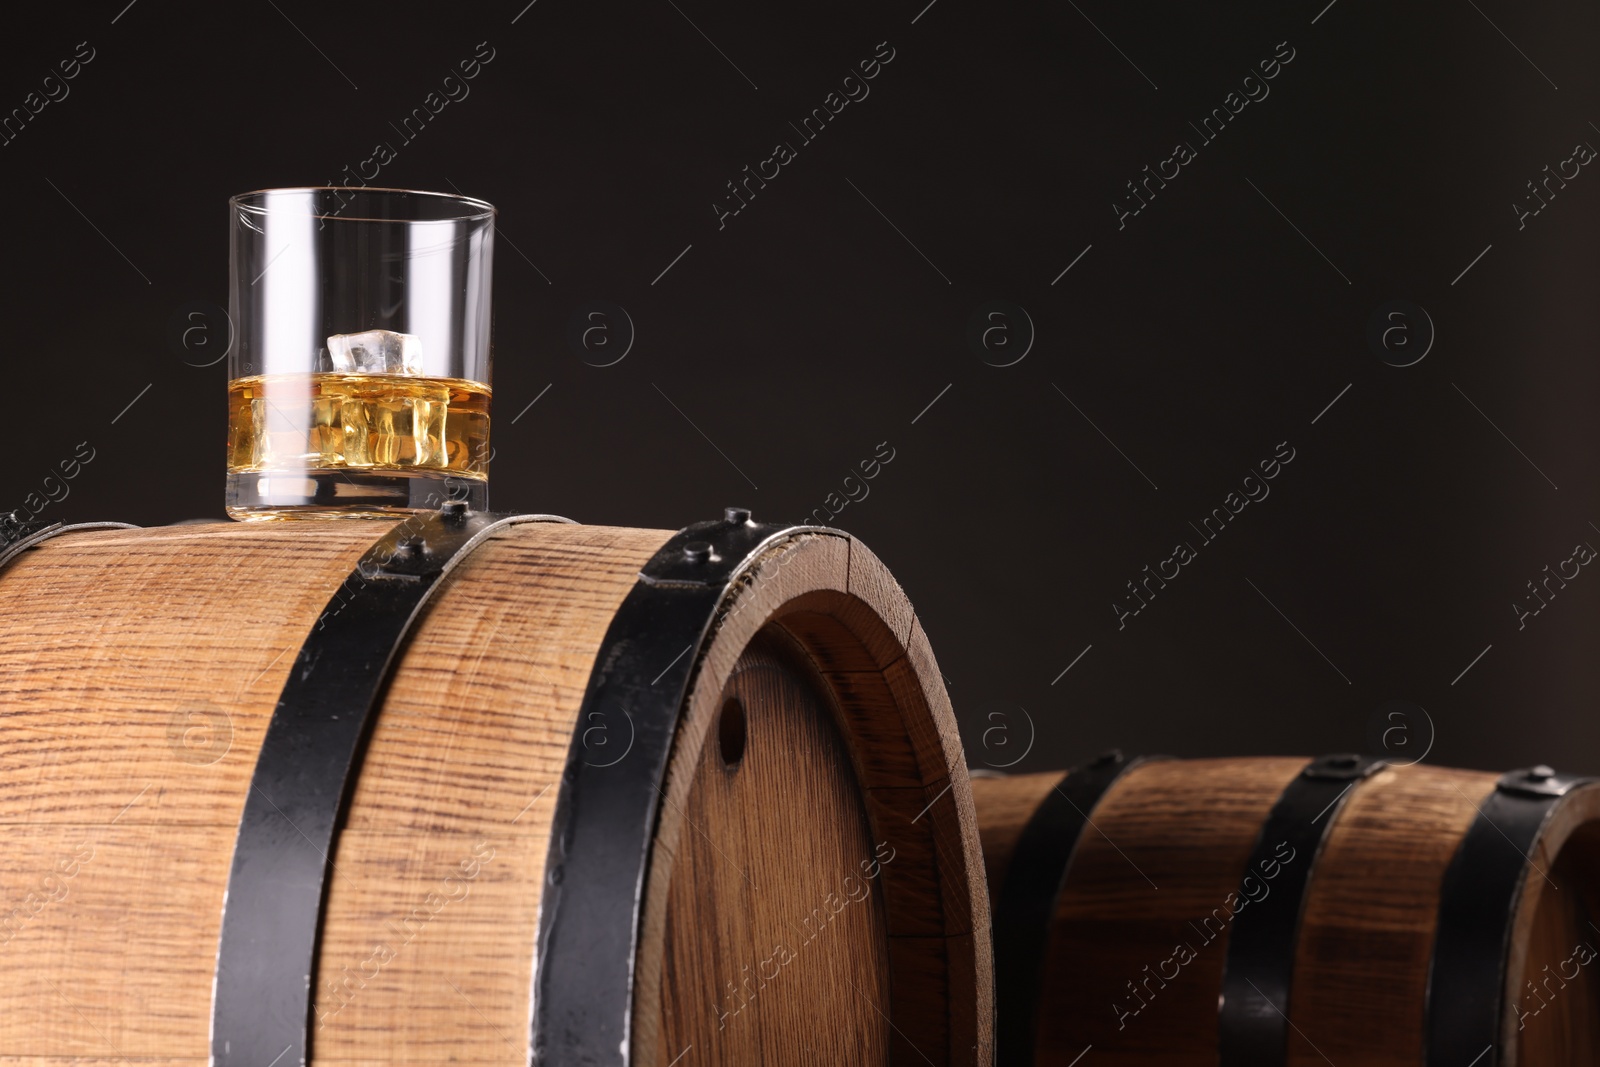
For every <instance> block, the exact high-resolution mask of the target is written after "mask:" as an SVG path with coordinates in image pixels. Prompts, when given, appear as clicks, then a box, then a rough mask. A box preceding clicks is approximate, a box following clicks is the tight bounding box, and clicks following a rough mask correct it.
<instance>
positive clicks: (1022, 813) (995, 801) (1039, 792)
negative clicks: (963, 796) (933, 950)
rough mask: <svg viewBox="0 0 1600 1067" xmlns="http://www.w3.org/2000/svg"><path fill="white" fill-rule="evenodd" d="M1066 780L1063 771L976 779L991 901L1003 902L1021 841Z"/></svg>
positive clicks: (974, 785)
mask: <svg viewBox="0 0 1600 1067" xmlns="http://www.w3.org/2000/svg"><path fill="white" fill-rule="evenodd" d="M1062 778H1063V775H1062V773H1061V772H1060V771H1045V772H1044V773H1042V774H1012V775H1005V776H1002V777H996V778H990V777H987V776H984V777H979V776H977V775H974V776H973V778H972V802H973V804H974V805H975V806H976V808H977V815H978V833H979V835H980V836H981V837H982V839H983V869H984V874H985V877H986V878H987V880H988V883H989V900H990V901H991V902H996V903H997V902H998V901H999V900H1000V892H1001V889H1002V888H1003V887H1004V885H1005V875H1006V871H1008V870H1010V869H1011V854H1012V853H1013V852H1014V851H1016V847H1017V839H1018V838H1020V837H1021V836H1022V831H1023V830H1024V829H1025V828H1026V827H1027V825H1028V820H1029V819H1031V818H1033V813H1034V812H1035V811H1036V810H1037V809H1038V807H1039V805H1040V804H1042V803H1043V802H1044V799H1045V797H1047V796H1049V795H1050V792H1051V790H1053V789H1055V787H1056V786H1057V785H1059V784H1060V783H1061V780H1062Z"/></svg>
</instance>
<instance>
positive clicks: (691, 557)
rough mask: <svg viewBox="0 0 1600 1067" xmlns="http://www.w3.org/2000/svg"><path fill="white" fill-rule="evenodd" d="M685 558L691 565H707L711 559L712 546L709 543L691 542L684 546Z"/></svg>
mask: <svg viewBox="0 0 1600 1067" xmlns="http://www.w3.org/2000/svg"><path fill="white" fill-rule="evenodd" d="M683 558H684V559H686V560H688V561H689V562H690V563H706V562H709V561H710V559H711V544H710V542H708V541H690V542H689V543H688V544H686V545H684V546H683Z"/></svg>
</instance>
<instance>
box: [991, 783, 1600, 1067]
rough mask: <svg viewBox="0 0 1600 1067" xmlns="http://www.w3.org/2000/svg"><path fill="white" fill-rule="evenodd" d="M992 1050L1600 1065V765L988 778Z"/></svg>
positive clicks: (1157, 1063)
mask: <svg viewBox="0 0 1600 1067" xmlns="http://www.w3.org/2000/svg"><path fill="white" fill-rule="evenodd" d="M972 787H973V796H974V800H975V802H976V804H977V808H978V824H979V830H980V833H981V835H982V839H983V848H984V862H985V864H986V868H987V876H988V879H989V884H990V892H991V900H992V903H993V914H994V938H995V966H996V1008H997V1023H996V1063H998V1064H1002V1065H1016V1064H1034V1063H1038V1064H1068V1063H1072V1062H1075V1061H1076V1060H1077V1058H1078V1057H1080V1056H1082V1057H1084V1059H1083V1063H1084V1064H1086V1065H1090V1067H1101V1065H1106V1067H1179V1065H1183V1067H1210V1065H1220V1067H1278V1065H1292V1067H1314V1065H1321V1067H1326V1065H1327V1064H1329V1063H1333V1064H1337V1065H1338V1067H1451V1065H1453V1067H1497V1065H1498V1067H1517V1065H1522V1067H1576V1065H1579V1064H1588V1065H1593V1064H1595V1063H1600V973H1597V972H1600V962H1597V949H1600V926H1597V925H1596V923H1597V922H1600V781H1596V780H1592V779H1582V778H1574V777H1571V776H1564V775H1559V774H1556V773H1555V772H1553V771H1551V770H1550V768H1548V767H1538V768H1532V769H1529V770H1524V771H1516V772H1512V773H1509V774H1506V775H1496V774H1491V773H1486V772H1481V771H1467V770H1451V769H1446V768H1439V767H1432V766H1426V765H1407V766H1399V765H1389V764H1386V763H1385V762H1383V761H1381V760H1374V759H1369V758H1364V757H1357V756H1332V757H1324V758H1322V759H1318V760H1311V761H1308V760H1306V759H1303V758H1246V759H1201V760H1173V759H1145V760H1137V759H1135V760H1129V759H1124V758H1123V757H1122V756H1121V755H1120V754H1119V753H1108V754H1107V755H1106V756H1103V757H1101V758H1100V759H1098V760H1096V761H1093V762H1091V763H1089V764H1085V765H1084V766H1082V767H1079V768H1076V769H1074V770H1073V771H1071V772H1069V773H1067V774H1066V775H1063V774H1062V773H1061V772H1051V773H1048V774H1026V775H1016V776H1012V777H999V776H994V777H983V778H974V780H973V783H972Z"/></svg>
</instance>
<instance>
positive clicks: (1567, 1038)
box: [1501, 785, 1600, 1067]
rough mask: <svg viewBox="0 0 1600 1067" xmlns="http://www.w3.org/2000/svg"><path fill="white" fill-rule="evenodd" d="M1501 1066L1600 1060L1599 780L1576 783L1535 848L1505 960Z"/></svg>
mask: <svg viewBox="0 0 1600 1067" xmlns="http://www.w3.org/2000/svg"><path fill="white" fill-rule="evenodd" d="M1501 1031H1502V1033H1504V1034H1506V1035H1507V1038H1508V1039H1507V1042H1506V1044H1507V1050H1506V1055H1505V1057H1504V1063H1505V1065H1506V1067H1518V1065H1519V1064H1520V1065H1524V1067H1538V1065H1543V1064H1556V1065H1558V1067H1565V1065H1568V1064H1571V1065H1573V1067H1577V1065H1580V1064H1596V1063H1600V786H1596V785H1591V786H1584V787H1582V788H1579V789H1576V790H1574V791H1573V792H1572V793H1569V794H1568V795H1567V796H1566V797H1565V798H1564V799H1563V800H1562V802H1561V805H1560V806H1559V807H1558V808H1557V809H1556V810H1555V812H1554V813H1552V815H1551V817H1550V819H1549V821H1548V822H1547V823H1546V824H1545V828H1544V832H1543V833H1542V834H1541V835H1540V837H1539V843H1538V845H1537V846H1536V847H1535V848H1534V852H1533V856H1532V857H1531V859H1530V861H1529V864H1528V870H1527V872H1526V873H1525V875H1524V877H1523V886H1522V893H1521V896H1520V899H1519V900H1518V907H1517V914H1516V918H1515V920H1514V921H1513V923H1512V928H1511V953H1510V957H1509V959H1508V960H1507V964H1506V1013H1505V1017H1504V1019H1503V1020H1502V1021H1501Z"/></svg>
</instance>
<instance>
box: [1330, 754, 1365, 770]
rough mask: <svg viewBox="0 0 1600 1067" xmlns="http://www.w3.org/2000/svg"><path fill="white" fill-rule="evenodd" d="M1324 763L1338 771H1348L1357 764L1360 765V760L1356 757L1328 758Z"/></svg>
mask: <svg viewBox="0 0 1600 1067" xmlns="http://www.w3.org/2000/svg"><path fill="white" fill-rule="evenodd" d="M1326 762H1327V764H1328V766H1329V767H1333V768H1336V769H1338V770H1348V769H1350V768H1352V767H1354V766H1355V765H1356V764H1357V763H1360V762H1361V760H1360V758H1359V757H1357V756H1329V757H1328V759H1327V761H1326Z"/></svg>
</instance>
